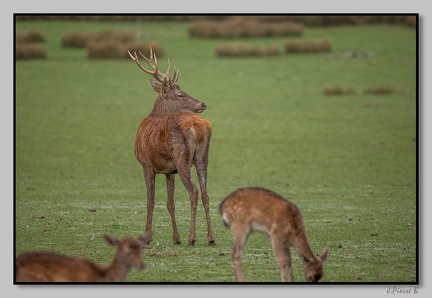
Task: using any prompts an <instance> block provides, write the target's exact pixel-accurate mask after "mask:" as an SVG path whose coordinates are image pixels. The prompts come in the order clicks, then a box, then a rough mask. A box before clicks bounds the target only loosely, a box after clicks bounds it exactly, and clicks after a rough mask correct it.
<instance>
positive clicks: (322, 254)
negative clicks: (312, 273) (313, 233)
mask: <svg viewBox="0 0 432 298" xmlns="http://www.w3.org/2000/svg"><path fill="white" fill-rule="evenodd" d="M328 253H329V248H328V247H326V248H324V250H323V252H322V253H321V255H320V259H321V261H323V262H324V261H325V260H326V259H327V257H328Z"/></svg>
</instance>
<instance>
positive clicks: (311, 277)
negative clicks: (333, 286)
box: [302, 247, 329, 282]
mask: <svg viewBox="0 0 432 298" xmlns="http://www.w3.org/2000/svg"><path fill="white" fill-rule="evenodd" d="M328 253H329V248H328V247H326V248H325V249H324V250H323V252H322V253H321V255H320V256H319V257H318V258H314V259H313V260H310V259H307V258H306V257H304V256H303V257H302V258H303V262H304V275H305V280H306V282H317V281H318V280H320V279H321V277H322V276H323V263H324V261H325V260H326V259H327V256H328Z"/></svg>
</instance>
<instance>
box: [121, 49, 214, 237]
mask: <svg viewBox="0 0 432 298" xmlns="http://www.w3.org/2000/svg"><path fill="white" fill-rule="evenodd" d="M129 54H130V53H129ZM141 55H142V54H141ZM130 56H131V58H132V59H133V60H134V61H135V62H136V63H137V65H138V66H139V67H140V68H141V69H142V70H144V71H145V72H147V73H149V74H152V75H153V76H154V77H155V78H156V79H157V80H158V81H159V82H156V81H154V80H150V83H151V85H152V87H153V89H154V90H155V91H156V92H157V93H158V96H157V98H156V101H155V103H154V106H153V110H152V111H151V113H150V115H149V116H148V117H146V118H145V119H144V120H142V122H141V124H140V125H139V128H138V131H137V134H136V138H135V156H136V159H137V160H138V161H139V162H140V164H141V165H142V168H143V173H144V180H145V183H146V187H147V222H146V228H145V230H146V231H151V230H152V218H153V210H154V196H155V176H156V174H164V175H165V176H166V183H167V194H168V200H167V209H168V212H169V214H170V216H171V223H172V228H173V240H174V243H175V244H180V243H181V240H180V236H179V233H178V230H177V224H176V219H175V205H174V182H175V174H178V175H179V176H180V179H181V181H182V183H183V185H184V186H185V188H186V190H187V191H188V193H189V199H190V204H191V221H190V232H189V238H188V245H194V244H195V240H196V233H195V226H196V212H197V204H198V189H197V187H196V186H195V184H194V182H193V180H192V176H191V168H192V166H195V168H196V171H197V177H198V182H199V185H200V189H201V199H202V203H203V206H204V210H205V214H206V220H207V239H208V243H209V244H210V245H215V238H214V235H213V231H212V227H211V221H210V214H209V197H208V194H207V167H208V153H209V145H210V137H211V132H212V127H211V124H210V122H209V121H207V120H206V119H204V118H202V117H200V116H198V115H197V114H196V113H201V112H203V111H204V110H205V109H206V107H207V106H206V105H205V104H204V103H202V102H200V101H198V100H196V99H195V98H193V97H192V96H190V95H188V94H187V93H185V92H183V91H182V90H181V89H180V87H179V86H178V85H177V79H178V72H175V74H174V77H173V78H170V77H169V76H168V74H169V65H168V71H167V73H166V74H161V73H160V72H159V71H158V70H157V60H156V57H155V56H154V57H153V56H152V54H150V56H151V57H150V58H149V59H147V58H146V57H145V56H143V55H142V56H143V57H144V59H146V61H147V62H148V63H149V64H150V66H152V67H153V69H154V71H153V72H152V71H149V70H147V69H145V68H144V67H143V66H142V65H141V64H140V63H139V61H138V56H137V55H136V53H135V56H133V55H132V54H130ZM168 62H169V60H168ZM150 241H151V239H150Z"/></svg>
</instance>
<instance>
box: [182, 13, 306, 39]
mask: <svg viewBox="0 0 432 298" xmlns="http://www.w3.org/2000/svg"><path fill="white" fill-rule="evenodd" d="M303 29H304V26H303V25H301V24H296V23H292V22H280V23H276V22H275V23H273V22H261V21H259V19H258V18H256V17H250V18H248V17H232V18H228V19H226V20H222V21H214V20H200V21H195V22H192V24H191V25H190V27H189V36H191V37H200V38H246V37H270V36H301V35H302V34H303Z"/></svg>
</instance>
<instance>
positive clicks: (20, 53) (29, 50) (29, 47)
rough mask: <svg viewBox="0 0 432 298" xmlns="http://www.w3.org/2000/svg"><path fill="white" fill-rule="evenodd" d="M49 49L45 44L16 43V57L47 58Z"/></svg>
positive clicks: (22, 58)
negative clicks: (47, 49)
mask: <svg viewBox="0 0 432 298" xmlns="http://www.w3.org/2000/svg"><path fill="white" fill-rule="evenodd" d="M46 58H47V51H46V49H45V47H44V46H43V45H40V44H28V43H17V44H15V59H17V60H24V59H46Z"/></svg>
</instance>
